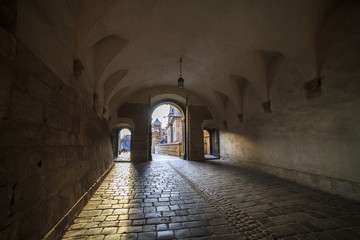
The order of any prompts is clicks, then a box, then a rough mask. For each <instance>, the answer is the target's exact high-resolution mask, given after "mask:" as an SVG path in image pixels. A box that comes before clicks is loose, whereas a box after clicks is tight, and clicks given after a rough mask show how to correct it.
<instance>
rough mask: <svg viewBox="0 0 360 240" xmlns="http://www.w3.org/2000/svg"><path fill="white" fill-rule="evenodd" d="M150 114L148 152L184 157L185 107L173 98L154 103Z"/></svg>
mask: <svg viewBox="0 0 360 240" xmlns="http://www.w3.org/2000/svg"><path fill="white" fill-rule="evenodd" d="M150 114H151V134H150V141H149V143H150V154H160V155H167V156H174V157H179V158H182V159H186V142H187V141H186V125H185V116H186V114H185V109H184V108H183V107H182V106H181V104H180V103H178V102H176V101H174V100H165V101H159V102H157V103H155V104H154V105H153V107H152V108H151V110H150Z"/></svg>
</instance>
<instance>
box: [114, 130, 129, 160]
mask: <svg viewBox="0 0 360 240" xmlns="http://www.w3.org/2000/svg"><path fill="white" fill-rule="evenodd" d="M117 137H118V147H117V148H118V153H117V158H115V161H130V159H131V157H130V154H131V130H130V129H129V128H122V129H120V131H119V134H118V136H117Z"/></svg>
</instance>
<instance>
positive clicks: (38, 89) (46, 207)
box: [0, 28, 112, 239]
mask: <svg viewBox="0 0 360 240" xmlns="http://www.w3.org/2000/svg"><path fill="white" fill-rule="evenodd" d="M0 39H1V41H0V76H1V81H0V119H1V122H0V124H1V125H0V150H1V160H0V209H1V210H0V239H40V238H42V237H43V236H44V235H45V234H47V233H48V232H49V230H51V229H52V228H53V227H54V225H55V224H56V223H57V222H58V221H59V220H60V219H61V218H62V217H63V216H64V215H65V214H66V213H67V211H68V210H69V209H70V208H71V207H72V206H74V204H75V203H76V202H77V201H78V200H79V199H80V198H81V197H82V196H83V195H84V193H86V192H87V191H88V190H89V189H90V188H91V186H92V185H93V184H94V183H95V182H96V181H97V180H98V179H99V178H100V177H101V176H102V174H103V173H104V172H105V171H106V170H108V169H109V168H110V167H111V165H112V154H111V144H110V138H109V129H108V122H107V121H106V120H104V119H100V118H98V117H97V115H96V114H95V112H94V111H93V110H92V109H91V108H90V107H88V106H87V105H86V104H84V102H83V101H82V100H81V99H80V98H79V97H78V94H77V93H76V92H75V91H74V90H73V89H72V88H70V87H68V86H67V85H65V84H64V83H63V82H62V81H61V80H60V79H59V78H58V77H57V76H56V75H55V74H54V73H53V72H52V71H50V70H49V69H48V68H47V67H46V66H45V64H44V63H42V62H41V61H40V60H39V59H38V58H37V57H36V56H35V55H33V54H32V53H31V52H30V51H29V50H28V49H27V48H26V47H25V46H24V45H23V44H22V43H21V42H19V41H17V40H16V39H15V38H14V37H13V35H12V34H10V33H8V32H6V31H5V30H4V29H3V28H0ZM69 221H71V219H70V220H69Z"/></svg>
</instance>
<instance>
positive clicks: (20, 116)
mask: <svg viewBox="0 0 360 240" xmlns="http://www.w3.org/2000/svg"><path fill="white" fill-rule="evenodd" d="M11 119H16V120H23V121H30V122H33V123H36V124H39V125H42V124H43V121H44V103H42V102H40V101H39V100H37V99H35V98H33V97H31V96H30V95H28V94H26V93H25V92H23V91H20V90H14V91H13V93H12V99H11Z"/></svg>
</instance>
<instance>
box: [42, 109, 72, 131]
mask: <svg viewBox="0 0 360 240" xmlns="http://www.w3.org/2000/svg"><path fill="white" fill-rule="evenodd" d="M44 121H45V125H46V126H47V127H49V128H55V129H60V130H64V131H70V130H71V128H72V118H71V116H70V115H69V114H67V113H64V112H62V111H59V110H58V109H56V108H53V107H51V106H49V105H47V106H46V107H45V120H44Z"/></svg>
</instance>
